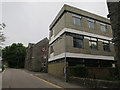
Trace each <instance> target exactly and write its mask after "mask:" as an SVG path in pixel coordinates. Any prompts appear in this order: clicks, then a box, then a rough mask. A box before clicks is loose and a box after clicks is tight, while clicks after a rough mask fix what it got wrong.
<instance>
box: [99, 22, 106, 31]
mask: <svg viewBox="0 0 120 90" xmlns="http://www.w3.org/2000/svg"><path fill="white" fill-rule="evenodd" d="M100 28H101V31H102V32H106V31H107V30H106V29H107V27H106V25H102V24H101V25H100Z"/></svg>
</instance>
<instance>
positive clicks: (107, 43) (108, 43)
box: [102, 41, 110, 52]
mask: <svg viewBox="0 0 120 90" xmlns="http://www.w3.org/2000/svg"><path fill="white" fill-rule="evenodd" d="M102 44H103V50H104V51H105V52H110V42H109V41H108V42H105V41H103V42H102ZM105 44H106V45H108V46H109V47H108V46H107V47H108V49H109V50H107V49H105V47H104V45H105Z"/></svg>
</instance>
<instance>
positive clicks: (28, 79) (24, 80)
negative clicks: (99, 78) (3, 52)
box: [2, 68, 82, 90]
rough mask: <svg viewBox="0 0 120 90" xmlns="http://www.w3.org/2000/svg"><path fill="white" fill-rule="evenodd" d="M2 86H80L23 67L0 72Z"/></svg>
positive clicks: (56, 87)
mask: <svg viewBox="0 0 120 90" xmlns="http://www.w3.org/2000/svg"><path fill="white" fill-rule="evenodd" d="M2 88H3V89H4V88H9V89H10V88H11V89H12V88H29V89H30V88H46V89H47V88H53V89H55V90H56V89H60V90H61V89H62V90H64V89H65V88H82V87H81V86H77V85H74V84H71V83H66V82H64V81H63V80H61V79H58V78H55V77H53V76H51V75H49V74H48V73H40V72H30V71H27V70H25V69H10V68H7V69H6V70H5V71H4V72H3V73H2Z"/></svg>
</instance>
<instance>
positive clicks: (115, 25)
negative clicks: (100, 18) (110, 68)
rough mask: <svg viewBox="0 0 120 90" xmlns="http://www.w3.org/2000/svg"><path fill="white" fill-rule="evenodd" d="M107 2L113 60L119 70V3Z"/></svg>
mask: <svg viewBox="0 0 120 90" xmlns="http://www.w3.org/2000/svg"><path fill="white" fill-rule="evenodd" d="M109 1H110V0H108V3H107V4H108V10H109V15H108V17H109V18H110V21H111V26H112V30H113V42H114V43H115V44H114V46H115V53H116V54H115V60H117V65H118V67H119V68H120V1H119V2H109Z"/></svg>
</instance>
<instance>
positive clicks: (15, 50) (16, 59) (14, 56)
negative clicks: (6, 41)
mask: <svg viewBox="0 0 120 90" xmlns="http://www.w3.org/2000/svg"><path fill="white" fill-rule="evenodd" d="M25 55H26V47H25V46H23V44H22V43H18V44H16V43H13V44H12V45H11V46H6V47H5V48H4V49H3V50H2V59H3V62H5V63H7V64H8V67H11V68H24V62H25Z"/></svg>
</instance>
